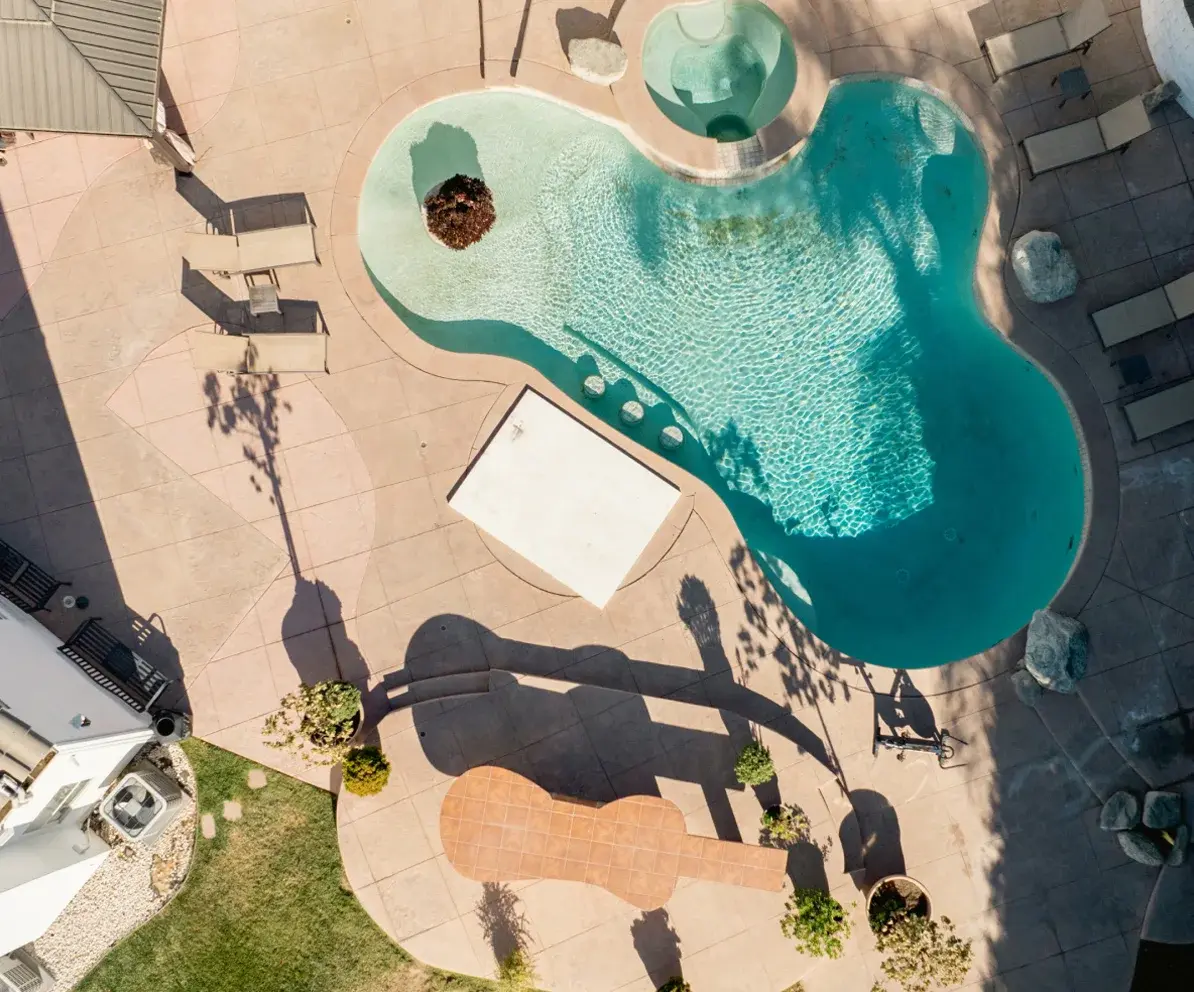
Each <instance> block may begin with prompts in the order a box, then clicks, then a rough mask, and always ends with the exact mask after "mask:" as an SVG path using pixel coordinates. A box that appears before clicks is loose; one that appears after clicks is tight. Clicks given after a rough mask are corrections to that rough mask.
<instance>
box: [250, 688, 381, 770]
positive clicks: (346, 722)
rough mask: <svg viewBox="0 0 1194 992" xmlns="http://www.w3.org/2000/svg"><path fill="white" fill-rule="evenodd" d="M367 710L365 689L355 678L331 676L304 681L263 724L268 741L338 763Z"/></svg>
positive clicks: (306, 756)
mask: <svg viewBox="0 0 1194 992" xmlns="http://www.w3.org/2000/svg"><path fill="white" fill-rule="evenodd" d="M363 718H364V711H363V710H362V708H361V690H360V689H358V688H357V687H356V686H355V685H353V684H352V683H351V682H339V681H335V680H328V681H326V682H316V683H315V684H314V685H308V684H307V683H306V682H304V683H302V684H301V685H300V686H299V687H298V689H297V690H296V691H295V692H291V693H287V694H286V695H285V696H283V697H282V700H281V704H280V709H279V710H278V712H277V713H271V714H270V715H269V716H268V717H267V718H266V721H265V725H264V726H263V727H262V731H261V732H262V733H263V734H264V735H265V736H266V737H267V738H270V739H269V740H267V741H266V742H265V743H266V744H267V745H268V746H269V747H272V748H277V749H278V750H281V751H290V752H292V753H293V754H297V755H298V756H299V757H301V758H302V759H303V760H305V761H307V762H308V763H309V764H313V765H335V764H338V763H339V762H341V761H343V760H344V756H345V755H346V754H347V753H348V751H349V748H350V747H351V745H352V739H353V737H354V736H355V735H356V732H357V730H359V729H360V726H361V721H362V719H363Z"/></svg>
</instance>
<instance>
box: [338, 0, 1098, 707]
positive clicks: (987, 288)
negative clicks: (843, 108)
mask: <svg viewBox="0 0 1194 992" xmlns="http://www.w3.org/2000/svg"><path fill="white" fill-rule="evenodd" d="M659 2H660V0H641V3H640V0H629V2H628V3H627V4H626V8H625V9H624V10H623V12H622V15H620V18H621V16H625V14H626V9H629V10H631V11H633V10H635V9H637V8H640V7H641V8H642V9H650V7H651V5H654V4H657V3H659ZM784 2H787V0H784ZM771 5H772V6H773V7H774V6H775V4H774V2H773V3H771ZM648 20H649V18H648ZM620 24H621V20H619V25H620ZM485 70H486V71H485V74H484V76H482V75H481V74H480V72H479V68H478V67H476V66H467V67H458V68H450V69H444V70H440V71H437V72H432V73H429V74H427V75H424V76H422V77H420V78H419V79H417V80H415V81H414V82H412V83H410V84H409V85H407V86H405V87H403V88H402V89H400V90H399V91H398V92H396V93H395V94H393V95H392V96H391V97H390V98H388V99H387V100H385V101H384V102H383V103H382V105H381V106H380V107H379V108H378V109H377V110H376V111H375V112H374V113H373V114H372V115H371V116H370V117H369V119H368V120H367V121H366V122H365V123H364V124H363V125H362V127H361V128H360V130H359V131H358V132H357V135H356V137H355V138H354V140H353V142H352V144H351V146H350V148H349V151H348V153H347V154H346V156H345V159H344V162H343V164H342V166H341V169H340V173H339V176H338V177H337V181H336V185H335V189H334V192H333V198H332V211H331V222H330V230H329V234H330V240H331V244H332V251H331V255H332V260H333V264H334V265H335V268H336V271H337V274H338V276H339V278H340V281H341V283H342V285H343V287H344V290H345V292H346V294H347V295H348V297H349V299H350V300H351V301H352V303H353V305H354V306H355V307H356V309H357V311H358V312H359V313H360V315H361V317H362V319H363V320H365V322H366V323H367V324H369V326H370V327H371V328H372V329H373V330H374V331H375V332H376V333H377V334H378V336H379V337H380V338H381V339H382V340H383V341H384V342H385V343H386V344H387V345H388V346H389V347H390V348H391V349H393V351H394V352H395V353H396V354H397V355H399V356H400V357H401V358H402V359H403V360H404V361H406V362H408V363H410V364H411V365H413V366H415V367H416V368H418V369H420V370H422V371H424V372H427V373H429V374H432V375H437V376H440V377H443V378H448V379H467V380H477V381H488V382H493V383H495V384H498V385H505V386H515V385H522V384H529V385H531V386H533V387H534V388H535V389H537V390H539V391H540V392H541V393H543V394H544V395H545V396H547V397H548V398H550V399H552V400H553V401H555V402H557V403H560V404H561V405H563V406H564V408H565V409H567V410H569V411H570V412H571V413H573V414H574V415H575V416H576V417H577V418H578V419H580V420H581V421H582V422H583V423H585V424H586V425H588V426H589V427H590V428H591V429H592V430H594V431H596V432H598V433H599V434H601V435H602V436H604V437H606V438H607V439H608V440H610V441H611V442H612V443H614V444H616V445H618V446H619V447H621V448H622V449H623V450H624V451H627V452H628V453H630V454H631V456H632V457H635V458H637V459H639V460H640V461H643V462H645V463H646V464H647V465H649V466H650V467H651V468H653V469H654V470H655V471H657V472H659V473H660V474H662V475H663V476H665V477H666V478H668V479H669V480H671V481H673V482H674V483H675V484H676V485H677V486H678V487H679V488H680V490H681V492H682V493H684V494H692V496H693V498H694V506H695V512H696V513H698V514H699V515H700V517H701V519H702V520H703V521H704V523H705V525H706V526H707V528H708V529H709V532H710V535H711V537H712V540H713V541H714V543H715V544H716V545H717V547H718V549H719V550H720V552H721V553H722V556H723V557H724V559H725V560H726V562H727V566H728V567H731V569H732V570H734V571H735V573H737V572H738V571H739V570H740V569H741V568H743V565H742V562H743V555H742V549H744V548H745V542H744V540H743V538H742V535H741V533H740V532H739V530H738V527H737V525H736V523H735V522H734V519H733V517H732V516H731V514H730V512H729V510H728V509H727V508H726V506H725V504H724V503H722V501H721V499H720V498H719V497H718V496H717V495H716V494H715V493H714V491H713V490H712V489H711V488H710V487H709V486H708V485H707V484H705V483H704V482H702V481H701V480H700V479H698V478H696V477H695V476H693V475H691V474H690V473H688V472H687V471H685V470H684V469H682V468H680V467H679V466H678V465H676V464H675V463H674V462H672V461H670V460H668V459H666V458H664V457H663V456H662V455H661V454H660V453H659V452H658V451H655V450H652V449H651V448H649V447H647V446H646V445H643V444H639V443H637V442H634V441H632V440H631V439H630V438H629V437H628V436H627V435H625V434H623V433H622V432H621V431H619V430H617V429H616V428H614V427H612V426H610V425H607V424H606V423H605V422H604V421H602V420H600V419H599V418H597V417H596V416H595V415H593V414H592V413H591V412H590V411H589V410H587V409H586V408H585V406H584V404H583V403H582V402H581V399H580V397H579V395H578V396H571V395H569V394H567V393H564V392H563V391H562V390H560V389H558V388H557V387H556V386H555V385H554V384H553V383H551V382H550V381H548V380H547V378H546V377H545V376H543V375H542V374H540V373H539V372H538V371H537V370H535V369H532V368H531V367H529V366H527V365H524V364H522V363H521V362H518V361H516V360H514V359H510V358H502V357H497V356H491V355H469V354H458V353H452V352H447V351H443V350H440V349H438V348H435V347H434V346H432V345H430V344H428V343H427V342H426V341H424V340H423V339H422V338H420V337H419V336H418V335H417V334H415V333H414V332H413V331H411V330H410V329H409V328H408V327H407V326H406V325H405V324H404V323H403V322H402V320H401V318H399V316H398V315H397V314H396V313H395V312H394V311H393V310H391V309H390V307H389V306H388V305H387V304H386V303H385V302H384V300H383V299H382V298H381V296H380V295H379V294H378V292H377V291H376V289H375V288H374V286H373V283H372V280H371V279H370V277H369V274H368V272H367V270H366V268H365V264H364V260H363V258H362V257H361V253H360V251H359V249H358V247H357V213H358V206H359V198H360V192H361V187H362V185H363V182H364V179H365V175H366V172H367V170H368V167H369V164H370V162H371V161H372V159H373V156H374V154H375V153H376V151H377V150H378V148H379V147H380V146H381V144H382V142H383V141H384V140H385V138H386V137H387V136H388V135H389V133H390V132H391V131H392V130H393V128H394V127H396V126H397V125H398V124H399V123H400V122H401V121H402V120H403V119H405V118H406V117H407V116H409V115H410V114H411V113H413V112H414V111H416V110H418V109H419V108H421V107H423V106H426V105H427V104H429V103H432V102H434V101H436V100H439V99H444V98H446V97H450V96H455V95H458V94H462V93H475V92H483V91H485V90H490V89H498V90H503V89H505V90H530V91H533V92H535V93H536V94H538V95H541V96H546V97H548V98H550V99H554V100H557V101H559V102H563V103H567V104H570V105H571V106H573V107H574V108H576V109H579V110H581V111H582V112H587V113H589V114H591V115H593V116H595V117H597V118H599V119H602V120H604V121H606V122H607V123H613V124H615V125H616V126H619V127H621V128H622V129H623V130H626V129H627V128H628V125H627V123H626V120H625V118H624V117H622V116H621V104H620V103H619V101H618V100H617V99H616V97H615V93H614V91H613V90H612V89H611V88H607V87H599V86H595V85H593V84H590V83H586V82H583V81H581V80H579V79H577V78H576V77H574V76H572V75H571V74H570V73H567V72H564V71H561V70H559V69H556V68H553V67H550V66H547V65H543V64H541V63H534V62H528V61H526V60H524V61H523V62H522V63H521V66H520V67H519V70H518V75H517V77H516V78H514V77H511V75H510V66H509V63H506V62H497V61H494V62H487V63H486V65H485ZM829 73H830V76H831V78H832V79H839V78H842V77H845V76H856V75H860V74H875V73H881V74H885V75H895V76H905V77H908V78H910V79H912V80H918V81H919V82H921V83H923V84H925V85H926V86H928V87H929V88H931V89H932V90H933V91H934V92H936V93H938V94H939V95H941V96H943V97H944V98H945V99H946V100H947V101H948V102H949V103H950V104H951V105H953V106H954V107H955V108H956V109H957V110H958V111H960V113H961V114H962V115H963V116H964V117H965V118H966V119H967V121H968V123H969V125H970V126H971V128H972V130H973V132H974V134H975V135H976V137H977V138H978V140H979V143H980V145H981V147H982V149H983V153H984V156H985V157H986V159H987V166H988V176H989V181H990V192H989V195H988V207H987V213H986V217H985V219H984V223H983V228H982V232H981V235H980V240H979V248H978V255H977V259H976V263H975V273H974V288H975V293H976V297H977V299H978V301H979V305H980V307H981V309H982V313H983V315H984V317H985V319H986V320H987V321H988V323H990V324H991V325H992V327H994V328H995V329H996V330H997V331H998V332H999V333H1000V334H1002V335H1003V336H1004V338H1005V339H1006V340H1007V341H1008V342H1009V343H1010V344H1011V345H1012V346H1013V347H1015V348H1016V349H1017V351H1019V352H1020V353H1021V354H1023V355H1025V356H1026V357H1027V358H1029V359H1030V360H1032V361H1033V362H1035V364H1036V365H1037V366H1038V367H1039V368H1041V370H1042V371H1043V372H1044V373H1045V374H1046V375H1047V376H1049V378H1050V379H1051V380H1052V381H1053V383H1054V384H1055V385H1056V386H1057V387H1058V390H1059V392H1060V394H1061V395H1062V397H1063V399H1064V401H1065V403H1066V405H1067V407H1068V408H1069V410H1070V413H1071V416H1072V419H1073V421H1074V425H1075V431H1076V434H1077V436H1078V443H1079V445H1080V448H1081V452H1082V456H1083V460H1084V466H1085V469H1086V479H1085V482H1086V519H1085V521H1084V531H1083V537H1082V543H1081V545H1080V547H1079V550H1078V553H1077V554H1076V555H1075V558H1074V563H1073V565H1072V566H1071V569H1070V572H1069V575H1068V576H1067V578H1066V580H1065V582H1064V583H1063V585H1062V586H1061V588H1060V589H1059V590H1058V592H1057V594H1056V595H1055V596H1054V597H1053V599H1052V601H1051V603H1050V604H1048V605H1049V606H1051V608H1053V609H1055V610H1057V611H1058V612H1062V613H1067V614H1071V615H1073V614H1077V613H1078V612H1079V611H1080V610H1081V609H1082V608H1083V606H1085V604H1086V602H1087V600H1088V599H1089V598H1090V596H1091V594H1092V593H1093V592H1094V590H1095V587H1096V586H1097V585H1098V583H1099V581H1100V579H1101V578H1102V576H1103V572H1104V571H1105V569H1106V567H1107V563H1108V560H1109V559H1110V555H1111V551H1112V545H1113V543H1114V540H1115V533H1116V529H1117V525H1118V517H1119V481H1118V461H1117V459H1116V456H1115V449H1114V444H1113V441H1112V438H1111V429H1110V425H1109V424H1108V422H1107V418H1106V416H1105V415H1104V413H1103V408H1102V405H1101V404H1100V403H1099V400H1098V396H1097V393H1096V392H1095V389H1094V386H1093V384H1092V383H1091V382H1090V380H1089V378H1088V377H1087V375H1086V373H1085V372H1084V371H1083V370H1082V369H1081V367H1080V366H1079V365H1078V363H1077V362H1076V360H1075V359H1074V358H1072V357H1071V356H1070V355H1069V353H1068V352H1066V351H1065V350H1064V349H1063V348H1061V347H1060V346H1059V345H1058V344H1057V343H1056V342H1054V341H1053V340H1052V338H1050V337H1049V336H1048V335H1047V334H1046V333H1045V332H1044V331H1042V330H1041V329H1040V328H1038V327H1037V326H1036V325H1035V324H1033V323H1032V321H1031V320H1029V318H1028V317H1027V316H1026V315H1024V314H1023V313H1022V312H1021V311H1019V310H1017V309H1016V308H1015V306H1014V305H1013V303H1012V300H1011V298H1010V296H1009V295H1008V293H1007V289H1006V287H1005V285H1004V281H1003V271H1004V270H1003V263H1004V259H1005V256H1006V250H1007V249H1006V246H1007V243H1008V241H1009V239H1010V234H1011V231H1012V225H1013V223H1014V221H1015V215H1016V210H1017V208H1018V205H1019V193H1020V179H1019V168H1018V165H1017V162H1016V158H1015V149H1014V146H1013V145H1012V142H1011V138H1010V135H1009V134H1008V132H1007V129H1006V127H1005V126H1004V124H1003V121H1002V118H1001V117H1000V115H999V112H998V110H997V109H996V107H995V105H994V104H993V103H992V102H991V101H990V99H989V98H988V97H987V96H986V95H985V94H984V93H983V92H982V91H981V90H980V89H979V88H978V87H977V85H976V84H975V83H974V82H973V81H971V80H970V79H969V77H967V76H966V75H965V74H964V73H962V72H961V71H960V70H958V69H956V68H954V67H953V66H950V65H948V64H947V63H945V62H942V61H940V60H939V59H936V58H934V57H932V56H930V55H926V54H924V53H921V52H916V51H912V50H910V49H897V48H889V47H882V46H870V47H855V48H846V49H841V50H838V51H835V52H833V53H832V54H831V55H830V57H829ZM644 96H645V98H646V100H647V101H648V102H649V103H651V107H652V109H653V110H654V113H655V115H657V117H658V119H659V120H661V121H666V122H667V124H668V125H670V127H671V128H674V129H675V131H677V132H680V134H682V135H685V136H686V137H689V138H696V137H697V136H695V135H689V134H688V132H685V131H683V130H682V129H680V128H678V127H676V125H674V124H672V123H671V122H670V121H667V119H666V117H664V115H663V114H662V112H660V111H659V110H658V108H655V107H654V103H653V102H652V101H651V100H650V96H649V95H647V94H645V93H644ZM640 137H641V136H640ZM654 137H655V136H654V135H653V136H652V138H653V139H654ZM700 140H702V141H708V140H709V139H700ZM636 143H637V142H636ZM503 558H507V559H508V556H503ZM746 561H747V566H746V567H749V557H748V556H747V558H746ZM735 565H737V567H736V568H735ZM520 571H521V570H520ZM635 572H639V569H635ZM644 574H645V573H644ZM638 577H641V576H639V575H635V576H632V577H631V578H632V580H634V579H637V578H638ZM735 578H736V580H737V581H738V583H739V585H740V586H742V584H743V577H742V576H741V575H740V574H735ZM749 578H751V579H757V578H761V575H759V574H758V573H755V575H754V576H750V577H749ZM1008 580H1009V581H1015V576H1008ZM743 592H744V593H745V592H746V590H745V589H744V590H743ZM762 598H763V599H766V600H767V601H770V600H777V599H778V597H774V596H771V597H762ZM754 605H755V607H756V611H757V613H758V618H759V622H760V623H763V624H765V625H766V627H767V628H768V629H769V631H770V632H771V633H772V634H773V635H774V636H776V637H778V638H780V639H781V640H782V641H784V642H785V644H786V645H787V647H788V648H789V649H790V650H791V651H792V653H793V656H794V657H795V658H796V659H799V660H800V661H801V662H803V663H805V664H807V665H809V666H811V667H814V668H815V669H817V670H818V672H820V673H821V674H822V675H824V676H826V677H829V678H833V679H836V680H838V681H841V682H843V683H846V684H848V685H851V686H852V687H854V688H858V689H861V690H863V691H869V689H868V681H869V678H868V677H867V676H866V673H865V670H864V663H862V662H859V661H857V660H855V659H852V658H848V657H846V656H844V655H842V654H841V653H840V652H837V651H835V650H834V649H833V648H831V647H829V646H828V645H827V644H825V643H824V642H822V641H820V640H819V639H818V638H816V637H815V636H814V635H812V634H811V632H809V631H807V630H806V629H805V628H804V627H803V626H802V625H800V624H799V622H798V621H796V620H795V618H794V617H793V616H792V615H791V614H790V613H789V612H788V611H787V610H786V608H783V607H782V606H776V605H768V604H767V603H755V604H754ZM1042 605H1044V604H1042ZM1025 629H1026V628H1022V629H1021V630H1019V631H1017V632H1016V633H1015V634H1013V635H1011V636H1009V637H1008V638H1005V639H1004V640H1003V641H1000V642H999V643H998V644H995V645H993V646H992V647H990V648H988V649H987V650H986V651H983V652H980V653H978V654H976V655H972V656H970V657H969V658H965V659H961V660H958V661H955V662H951V663H947V664H944V665H941V666H938V667H936V668H924V669H918V670H917V682H918V689H919V691H920V692H921V693H923V694H924V695H926V696H931V695H937V694H940V693H944V692H949V691H954V690H957V689H961V688H965V687H967V686H971V685H975V684H978V683H981V682H985V681H987V680H989V679H991V678H993V677H995V676H997V675H999V674H1001V673H1003V672H1005V671H1007V670H1009V669H1010V668H1011V667H1013V666H1014V665H1015V664H1016V663H1017V662H1018V660H1019V659H1020V658H1021V657H1022V655H1023V644H1024V633H1025ZM876 667H878V666H876Z"/></svg>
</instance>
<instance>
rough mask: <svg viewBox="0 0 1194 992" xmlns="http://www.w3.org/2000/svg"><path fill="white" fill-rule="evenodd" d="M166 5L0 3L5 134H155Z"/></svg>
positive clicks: (127, 0) (0, 111)
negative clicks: (35, 132)
mask: <svg viewBox="0 0 1194 992" xmlns="http://www.w3.org/2000/svg"><path fill="white" fill-rule="evenodd" d="M165 15H166V0H0V128H5V129H10V130H14V131H71V132H77V133H83V134H127V135H136V136H140V137H149V136H150V135H151V134H153V132H154V115H155V111H156V109H157V99H158V78H159V66H160V64H161V59H162V31H163V26H164V23H165Z"/></svg>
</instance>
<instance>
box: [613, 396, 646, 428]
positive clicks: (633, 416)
mask: <svg viewBox="0 0 1194 992" xmlns="http://www.w3.org/2000/svg"><path fill="white" fill-rule="evenodd" d="M618 416H619V417H621V419H622V423H624V424H625V425H626V426H627V427H633V426H634V425H635V424H641V423H642V420H643V405H642V404H641V403H640V402H639V401H638V400H627V401H626V402H625V403H623V404H622V409H621V411H620V412H619V413H618Z"/></svg>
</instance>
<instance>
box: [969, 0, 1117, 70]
mask: <svg viewBox="0 0 1194 992" xmlns="http://www.w3.org/2000/svg"><path fill="white" fill-rule="evenodd" d="M1109 27H1111V18H1109V17H1108V16H1107V11H1106V10H1105V9H1104V7H1103V0H1084V2H1083V4H1082V6H1080V7H1079V8H1078V9H1077V10H1070V11H1067V12H1066V13H1064V14H1055V15H1053V16H1052V17H1046V18H1045V19H1044V20H1043V21H1037V22H1035V23H1034V24H1028V25H1026V26H1024V27H1022V28H1016V30H1015V31H1008V32H1007V33H1006V34H999V35H996V36H995V37H993V38H988V39H987V40H986V41H984V42H983V43H982V46H981V47H982V51H983V54H984V55H985V56H986V58H987V67H988V68H989V69H990V70H991V78H992V79H996V80H998V79H999V77H1000V76H1002V75H1005V74H1006V73H1009V72H1011V71H1012V70H1013V69H1023V68H1024V67H1025V66H1030V65H1036V64H1037V63H1038V62H1045V61H1047V60H1049V59H1055V58H1057V57H1058V56H1059V55H1065V54H1066V53H1068V52H1074V51H1079V50H1080V51H1082V52H1083V54H1085V53H1086V52H1087V51H1088V50H1089V49H1090V46H1091V43H1092V42H1093V41H1094V39H1095V36H1096V35H1097V34H1099V33H1100V32H1102V31H1106V30H1107V28H1109Z"/></svg>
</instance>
